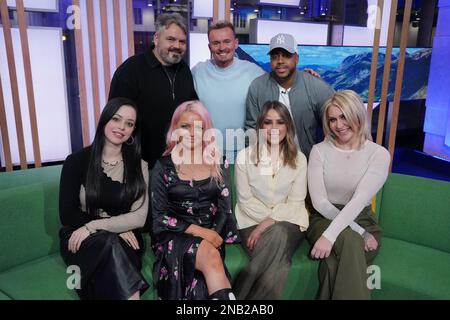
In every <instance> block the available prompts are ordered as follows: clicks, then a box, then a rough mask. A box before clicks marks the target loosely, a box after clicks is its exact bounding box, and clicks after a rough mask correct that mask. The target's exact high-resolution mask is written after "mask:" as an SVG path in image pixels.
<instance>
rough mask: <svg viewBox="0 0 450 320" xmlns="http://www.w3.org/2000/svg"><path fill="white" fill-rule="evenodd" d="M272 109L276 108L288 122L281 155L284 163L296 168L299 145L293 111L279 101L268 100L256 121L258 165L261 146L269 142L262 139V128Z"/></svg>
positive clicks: (281, 145)
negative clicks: (292, 115) (296, 141)
mask: <svg viewBox="0 0 450 320" xmlns="http://www.w3.org/2000/svg"><path fill="white" fill-rule="evenodd" d="M270 110H275V111H276V112H277V113H278V115H279V116H280V117H281V119H283V121H284V123H285V124H286V129H287V130H286V137H285V138H284V139H283V141H281V142H280V156H281V157H282V159H283V165H285V166H286V165H289V166H290V167H291V168H293V169H295V168H296V167H297V153H298V149H297V145H296V144H295V127H294V121H293V120H292V117H291V113H290V112H289V110H288V108H287V107H286V106H285V105H284V104H282V103H281V102H279V101H276V100H274V101H267V102H266V103H265V104H264V105H263V107H262V109H261V112H260V113H259V116H258V120H257V121H256V131H257V132H258V135H257V140H256V146H257V148H256V150H257V152H256V165H258V163H259V160H260V146H261V143H267V141H264V142H262V141H260V134H259V132H260V130H263V126H264V119H265V118H266V116H267V113H268V112H269V111H270Z"/></svg>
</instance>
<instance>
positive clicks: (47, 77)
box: [0, 27, 71, 165]
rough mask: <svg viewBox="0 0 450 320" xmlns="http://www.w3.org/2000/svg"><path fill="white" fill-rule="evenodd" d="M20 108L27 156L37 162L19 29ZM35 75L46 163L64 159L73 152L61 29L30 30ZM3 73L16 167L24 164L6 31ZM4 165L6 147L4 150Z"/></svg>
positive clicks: (0, 59) (0, 45) (0, 61)
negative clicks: (13, 100)
mask: <svg viewBox="0 0 450 320" xmlns="http://www.w3.org/2000/svg"><path fill="white" fill-rule="evenodd" d="M12 38H13V46H14V56H15V62H16V71H17V81H18V86H19V98H20V107H21V112H22V122H23V130H24V138H25V146H26V153H27V161H28V162H33V161H34V156H33V143H32V138H31V126H30V118H29V112H28V99H27V94H26V85H25V74H24V67H23V59H22V48H21V45H20V35H19V29H17V28H13V29H12ZM28 38H29V41H28V42H29V47H30V59H31V72H32V76H33V86H34V96H35V102H36V114H37V126H38V132H39V143H40V147H41V158H42V161H43V162H47V161H57V160H63V159H65V157H66V156H67V155H68V154H69V153H71V145H70V129H69V117H68V106H67V93H66V74H65V66H64V55H63V43H62V33H61V29H59V28H37V27H34V28H28ZM0 74H1V75H2V77H1V81H2V88H3V95H4V98H5V110H6V120H7V123H8V134H9V141H10V145H11V156H12V160H13V163H14V164H18V163H19V162H20V158H19V149H18V144H17V135H16V124H15V120H14V109H13V103H12V95H11V86H10V78H9V71H8V65H7V58H6V51H5V41H4V38H3V30H2V29H1V28H0ZM0 153H1V154H0V155H1V159H2V164H3V165H4V163H5V161H4V159H5V158H4V154H3V148H0Z"/></svg>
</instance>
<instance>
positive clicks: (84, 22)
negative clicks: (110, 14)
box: [80, 0, 101, 142]
mask: <svg viewBox="0 0 450 320" xmlns="http://www.w3.org/2000/svg"><path fill="white" fill-rule="evenodd" d="M80 15H81V33H82V39H83V59H84V76H85V83H86V100H87V109H88V110H87V116H88V121H89V137H90V141H89V142H92V140H93V139H94V135H95V116H94V100H93V99H94V98H93V93H92V76H91V60H90V52H89V47H90V46H89V31H88V19H87V7H86V0H80ZM96 40H97V41H98V37H96ZM98 62H99V61H97V63H98ZM100 62H101V61H100ZM99 75H100V74H99Z"/></svg>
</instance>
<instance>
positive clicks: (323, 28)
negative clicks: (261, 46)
mask: <svg viewBox="0 0 450 320" xmlns="http://www.w3.org/2000/svg"><path fill="white" fill-rule="evenodd" d="M253 26H254V25H250V27H251V28H252V27H253ZM278 33H289V34H292V35H293V36H294V37H295V39H296V40H297V43H298V44H303V45H327V39H328V25H326V24H320V23H307V22H287V21H273V20H257V24H256V43H270V39H271V38H272V37H273V36H275V35H276V34H278Z"/></svg>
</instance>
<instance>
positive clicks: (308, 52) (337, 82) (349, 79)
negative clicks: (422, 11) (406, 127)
mask: <svg viewBox="0 0 450 320" xmlns="http://www.w3.org/2000/svg"><path fill="white" fill-rule="evenodd" d="M268 51H269V45H265V44H240V45H239V48H238V49H237V50H236V53H237V55H238V57H239V58H240V59H245V60H249V61H252V62H254V63H256V64H258V65H259V66H261V67H262V68H263V69H264V70H265V71H266V72H270V59H269V55H268V54H267V52H268ZM399 51H400V50H399V48H393V50H392V64H391V73H390V81H389V93H388V100H389V101H392V100H393V99H394V89H395V78H396V74H397V62H398V55H399ZM298 52H299V57H300V59H299V64H298V66H297V68H298V69H299V70H303V69H304V68H311V69H314V70H315V71H316V72H318V73H319V74H320V76H321V77H322V79H323V80H325V81H326V82H327V83H329V84H330V85H331V86H332V87H333V88H334V89H335V90H344V89H351V90H354V91H356V92H357V93H358V94H359V95H360V96H361V97H362V98H363V100H364V101H367V96H368V90H369V81H370V66H371V63H372V48H371V47H339V46H304V45H301V46H298ZM385 55H386V48H380V50H379V54H378V70H377V82H376V90H375V99H374V100H375V101H379V100H380V96H381V84H382V81H383V69H384V59H385ZM430 62H431V48H407V49H406V57H405V70H404V74H403V86H402V96H401V99H402V100H417V99H425V98H426V94H427V84H428V74H429V70H430Z"/></svg>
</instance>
